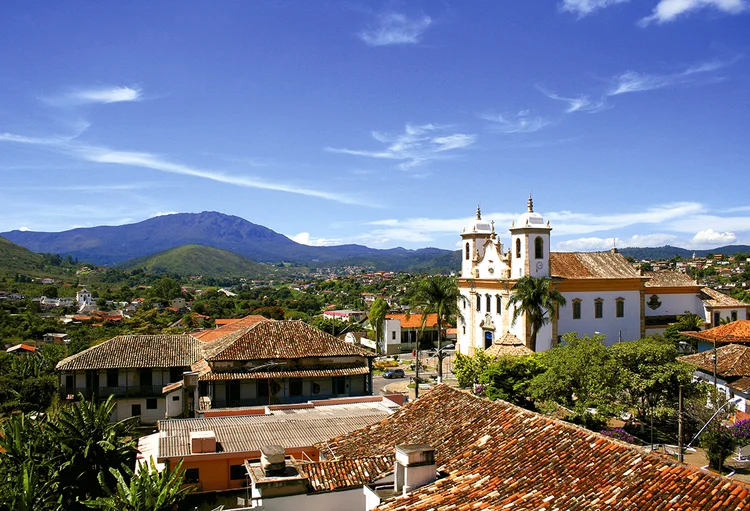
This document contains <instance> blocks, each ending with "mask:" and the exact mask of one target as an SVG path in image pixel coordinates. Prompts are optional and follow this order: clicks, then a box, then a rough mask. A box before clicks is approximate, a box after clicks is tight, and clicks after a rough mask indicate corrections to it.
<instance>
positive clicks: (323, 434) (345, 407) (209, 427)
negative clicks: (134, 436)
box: [138, 396, 400, 491]
mask: <svg viewBox="0 0 750 511" xmlns="http://www.w3.org/2000/svg"><path fill="white" fill-rule="evenodd" d="M399 407H400V405H399V404H398V403H396V402H393V401H391V400H389V399H388V398H386V397H383V396H370V397H363V398H345V399H332V400H325V401H309V402H307V403H301V404H294V405H272V406H269V407H261V408H256V409H253V410H245V411H244V414H237V415H227V416H223V415H219V414H215V415H212V414H206V416H204V417H201V418H193V419H170V420H162V421H159V423H158V430H159V431H158V432H157V433H154V434H152V435H148V436H146V437H142V438H141V439H140V440H139V442H138V449H139V456H138V458H139V461H138V463H139V464H140V463H144V462H145V463H148V460H149V459H153V460H154V461H155V462H156V463H157V464H159V465H163V464H171V465H172V466H174V465H176V464H177V463H178V462H179V460H183V465H182V467H183V469H184V470H185V476H186V478H187V479H188V480H189V481H194V482H196V483H197V484H198V485H199V486H198V488H199V491H223V490H230V489H236V488H243V487H244V486H245V485H246V482H247V479H246V471H245V467H244V463H245V461H246V460H248V459H250V460H257V459H259V458H260V457H261V450H262V449H263V447H265V446H267V445H270V444H273V445H278V446H280V447H281V449H282V452H283V453H284V454H285V455H290V456H294V457H296V458H298V459H301V460H318V449H317V447H315V445H316V444H317V443H319V442H325V441H326V440H328V439H329V438H332V437H336V436H340V435H343V434H346V433H349V432H351V431H354V430H356V429H359V428H362V427H366V426H369V425H371V424H373V423H375V422H378V421H380V420H382V419H384V418H385V417H387V416H388V415H390V414H391V413H393V412H394V411H396V410H398V408H399Z"/></svg>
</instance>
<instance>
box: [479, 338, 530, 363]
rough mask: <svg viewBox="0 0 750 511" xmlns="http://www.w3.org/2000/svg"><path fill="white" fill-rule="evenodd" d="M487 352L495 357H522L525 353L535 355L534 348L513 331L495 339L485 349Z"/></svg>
mask: <svg viewBox="0 0 750 511" xmlns="http://www.w3.org/2000/svg"><path fill="white" fill-rule="evenodd" d="M485 353H486V354H487V355H490V356H493V357H504V356H512V357H522V356H524V355H533V354H534V350H532V349H531V348H529V347H527V346H526V344H525V343H524V342H523V341H522V340H521V339H519V338H518V337H516V336H515V335H513V334H512V333H510V332H506V333H505V335H503V336H502V337H500V338H498V339H495V342H493V343H492V346H490V347H489V348H487V349H486V350H485Z"/></svg>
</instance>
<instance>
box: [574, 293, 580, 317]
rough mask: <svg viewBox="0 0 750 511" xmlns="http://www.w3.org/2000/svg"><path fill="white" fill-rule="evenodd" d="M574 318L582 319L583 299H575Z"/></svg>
mask: <svg viewBox="0 0 750 511" xmlns="http://www.w3.org/2000/svg"><path fill="white" fill-rule="evenodd" d="M573 319H581V300H579V299H578V298H576V299H575V300H573Z"/></svg>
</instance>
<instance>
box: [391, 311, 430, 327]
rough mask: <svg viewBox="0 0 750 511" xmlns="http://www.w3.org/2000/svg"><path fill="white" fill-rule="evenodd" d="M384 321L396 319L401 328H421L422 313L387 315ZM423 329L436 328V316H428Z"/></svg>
mask: <svg viewBox="0 0 750 511" xmlns="http://www.w3.org/2000/svg"><path fill="white" fill-rule="evenodd" d="M385 319H397V320H399V321H400V322H401V328H422V313H421V312H414V313H412V314H409V315H408V316H407V315H406V314H388V315H386V317H385ZM425 327H427V328H436V327H437V314H428V315H427V317H426V318H425Z"/></svg>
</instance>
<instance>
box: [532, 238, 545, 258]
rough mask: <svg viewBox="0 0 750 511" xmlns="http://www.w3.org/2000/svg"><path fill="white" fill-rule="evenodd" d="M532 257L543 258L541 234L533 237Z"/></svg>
mask: <svg viewBox="0 0 750 511" xmlns="http://www.w3.org/2000/svg"><path fill="white" fill-rule="evenodd" d="M534 259H544V239H543V238H542V237H541V236H537V237H536V238H534Z"/></svg>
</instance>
